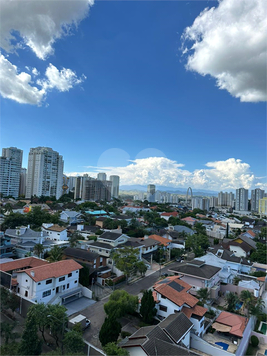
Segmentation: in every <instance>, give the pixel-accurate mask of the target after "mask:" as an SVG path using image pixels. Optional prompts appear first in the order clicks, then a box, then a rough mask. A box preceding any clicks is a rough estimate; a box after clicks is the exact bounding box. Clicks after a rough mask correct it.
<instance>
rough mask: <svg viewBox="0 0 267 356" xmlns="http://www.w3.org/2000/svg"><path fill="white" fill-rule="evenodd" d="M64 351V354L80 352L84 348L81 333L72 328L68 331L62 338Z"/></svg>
mask: <svg viewBox="0 0 267 356" xmlns="http://www.w3.org/2000/svg"><path fill="white" fill-rule="evenodd" d="M63 344H64V352H65V354H66V355H71V354H72V353H77V354H81V353H82V352H83V348H84V342H83V338H82V335H81V334H80V333H79V332H77V331H74V330H71V331H68V332H67V333H66V335H65V337H64V340H63Z"/></svg>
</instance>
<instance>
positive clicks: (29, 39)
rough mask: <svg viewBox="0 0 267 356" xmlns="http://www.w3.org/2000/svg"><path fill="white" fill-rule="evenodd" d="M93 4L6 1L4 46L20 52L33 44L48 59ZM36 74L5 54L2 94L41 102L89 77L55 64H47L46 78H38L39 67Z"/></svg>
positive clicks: (1, 16)
mask: <svg viewBox="0 0 267 356" xmlns="http://www.w3.org/2000/svg"><path fill="white" fill-rule="evenodd" d="M93 3H94V0H79V1H71V0H70V1H65V0H57V1H52V0H51V1H50V0H48V1H40V0H35V1H28V0H25V1H10V0H2V1H1V12H0V21H1V31H0V47H1V48H2V49H3V50H4V51H5V52H7V53H14V52H15V53H17V54H19V52H20V51H21V50H23V49H25V47H29V48H30V49H31V50H32V51H33V52H34V53H35V55H36V56H37V57H38V58H39V59H41V60H45V59H46V58H47V57H48V56H49V55H51V54H53V52H54V49H53V45H54V43H55V41H56V40H58V39H59V38H61V37H63V36H66V35H70V34H71V32H72V29H73V28H75V27H77V26H78V24H79V22H80V21H81V20H82V19H84V18H85V17H86V16H87V14H88V11H89V8H90V6H91V5H93ZM25 68H28V66H26V65H25ZM32 74H33V76H31V75H30V74H28V73H27V72H25V71H24V69H23V68H18V67H17V66H15V65H14V64H12V63H11V59H10V58H8V59H7V55H4V53H2V55H1V73H0V75H1V87H0V93H1V95H2V96H3V97H4V98H9V99H11V100H15V101H17V102H19V103H23V104H33V105H40V104H41V103H42V101H43V100H44V99H45V96H46V94H47V91H48V90H51V89H53V88H55V89H57V90H59V91H67V90H69V89H70V88H72V87H73V86H74V85H76V84H79V83H81V82H82V81H83V79H85V76H82V78H78V77H77V76H76V74H75V72H74V71H73V70H71V69H66V68H62V69H61V70H58V69H57V68H56V67H55V66H54V65H52V64H49V66H48V67H47V69H46V72H45V77H44V78H39V79H38V80H36V79H35V77H36V76H38V75H39V72H38V70H37V69H36V68H33V69H32ZM34 80H35V81H34Z"/></svg>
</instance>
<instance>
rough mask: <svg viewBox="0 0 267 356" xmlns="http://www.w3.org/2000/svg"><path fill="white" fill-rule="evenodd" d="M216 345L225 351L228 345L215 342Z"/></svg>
mask: <svg viewBox="0 0 267 356" xmlns="http://www.w3.org/2000/svg"><path fill="white" fill-rule="evenodd" d="M215 344H216V345H219V346H221V347H222V348H223V349H224V350H225V351H226V350H227V349H228V347H229V345H228V344H226V343H225V342H215Z"/></svg>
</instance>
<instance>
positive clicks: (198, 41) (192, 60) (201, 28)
mask: <svg viewBox="0 0 267 356" xmlns="http://www.w3.org/2000/svg"><path fill="white" fill-rule="evenodd" d="M182 39H183V51H184V54H186V56H187V65H186V68H187V69H188V70H191V71H195V72H197V73H199V74H201V75H203V76H205V75H207V74H209V75H211V76H212V77H214V78H215V79H216V81H217V86H218V87H219V88H220V89H226V90H228V92H229V93H230V94H231V95H232V96H234V97H236V98H240V100H241V101H244V102H259V101H266V98H267V95H266V55H267V6H266V1H265V0H221V1H219V5H218V7H217V8H215V7H212V8H210V9H208V8H206V9H205V10H204V11H203V12H201V14H200V15H199V16H198V17H197V18H196V19H195V21H194V23H193V25H192V26H190V27H187V28H186V29H185V31H184V33H183V36H182ZM189 43H190V44H189Z"/></svg>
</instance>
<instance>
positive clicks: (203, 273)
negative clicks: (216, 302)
mask: <svg viewBox="0 0 267 356" xmlns="http://www.w3.org/2000/svg"><path fill="white" fill-rule="evenodd" d="M220 271H221V268H219V267H215V266H211V265H208V264H206V263H205V261H202V260H201V261H198V260H193V261H190V262H186V263H184V264H182V265H180V266H179V267H175V268H172V269H170V272H172V273H174V274H175V275H179V276H180V278H181V280H182V281H184V282H186V283H188V284H189V285H190V286H191V287H192V289H191V291H190V293H191V294H196V293H197V291H198V290H199V289H201V288H208V291H209V292H210V297H211V298H214V299H215V298H218V294H219V290H220V276H219V273H220Z"/></svg>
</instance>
